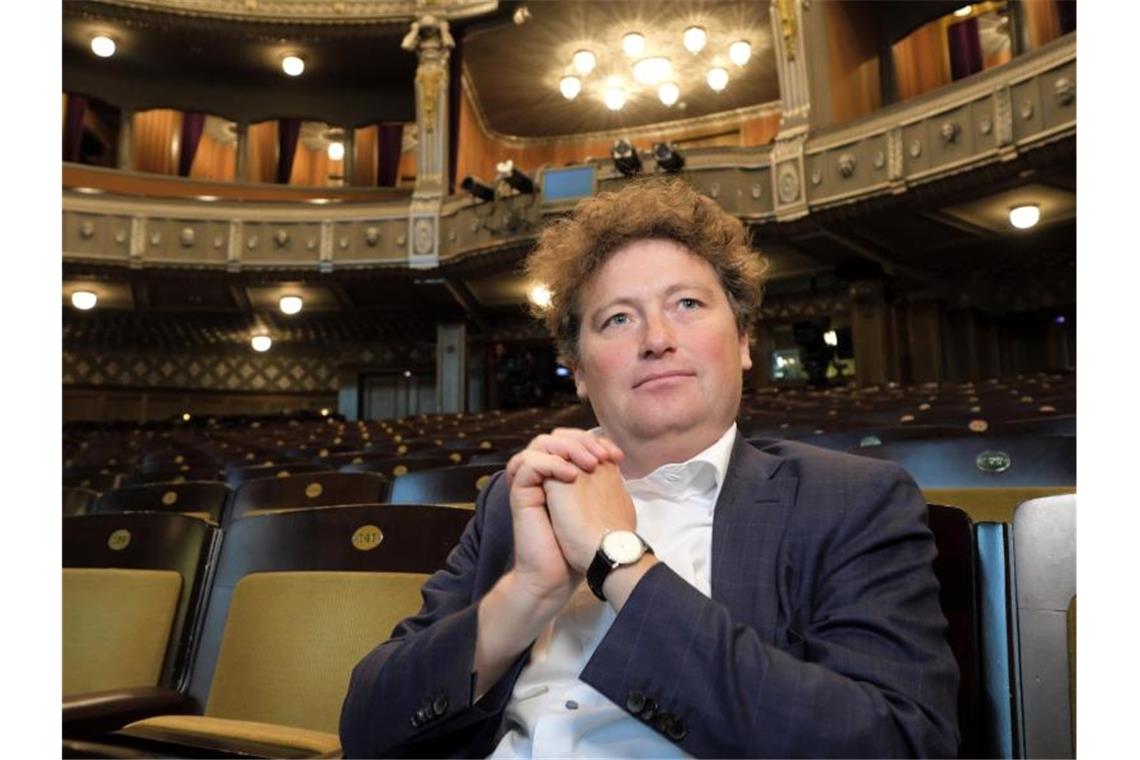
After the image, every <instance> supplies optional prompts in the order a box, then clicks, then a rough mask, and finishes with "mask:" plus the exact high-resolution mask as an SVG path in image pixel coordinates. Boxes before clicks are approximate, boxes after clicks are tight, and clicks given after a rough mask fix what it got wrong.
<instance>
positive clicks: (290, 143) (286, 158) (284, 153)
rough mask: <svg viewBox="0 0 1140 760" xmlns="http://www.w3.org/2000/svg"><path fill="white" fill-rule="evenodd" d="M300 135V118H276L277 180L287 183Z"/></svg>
mask: <svg viewBox="0 0 1140 760" xmlns="http://www.w3.org/2000/svg"><path fill="white" fill-rule="evenodd" d="M300 136H301V120H300V119H278V120H277V182H278V184H281V185H288V184H289V175H290V174H292V173H293V156H294V155H296V153H297V139H298V138H299V137H300Z"/></svg>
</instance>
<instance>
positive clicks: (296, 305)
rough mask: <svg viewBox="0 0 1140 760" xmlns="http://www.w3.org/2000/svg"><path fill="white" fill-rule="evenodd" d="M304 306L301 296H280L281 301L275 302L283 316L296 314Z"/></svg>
mask: <svg viewBox="0 0 1140 760" xmlns="http://www.w3.org/2000/svg"><path fill="white" fill-rule="evenodd" d="M304 305H305V302H304V300H303V299H302V298H301V296H281V300H280V301H278V302H277V306H278V307H279V308H280V309H281V311H282V312H284V313H285V314H297V313H298V312H300V311H301V308H302V307H303V306H304Z"/></svg>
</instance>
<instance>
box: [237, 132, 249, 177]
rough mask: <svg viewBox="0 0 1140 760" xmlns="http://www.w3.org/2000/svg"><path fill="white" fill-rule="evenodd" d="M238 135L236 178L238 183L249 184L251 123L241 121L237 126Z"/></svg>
mask: <svg viewBox="0 0 1140 760" xmlns="http://www.w3.org/2000/svg"><path fill="white" fill-rule="evenodd" d="M234 132H235V133H236V134H237V150H235V151H234V152H235V153H236V154H237V166H235V167H234V178H235V179H236V180H237V181H238V182H249V122H247V121H239V122H237V124H236V125H235V130H234Z"/></svg>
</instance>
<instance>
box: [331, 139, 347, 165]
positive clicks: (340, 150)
mask: <svg viewBox="0 0 1140 760" xmlns="http://www.w3.org/2000/svg"><path fill="white" fill-rule="evenodd" d="M329 160H330V161H343V160H344V143H342V142H331V143H329Z"/></svg>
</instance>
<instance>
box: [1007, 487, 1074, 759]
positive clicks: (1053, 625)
mask: <svg viewBox="0 0 1140 760" xmlns="http://www.w3.org/2000/svg"><path fill="white" fill-rule="evenodd" d="M1076 536H1077V497H1076V496H1075V495H1066V496H1050V497H1047V498H1043V499H1034V500H1032V501H1027V502H1025V503H1024V504H1022V505H1021V506H1019V507H1018V508H1017V511H1016V512H1014V515H1013V556H1014V567H1015V572H1016V584H1017V630H1018V645H1019V654H1020V658H1019V660H1020V665H1021V701H1022V711H1023V715H1024V719H1023V720H1024V726H1025V735H1024V742H1025V743H1024V752H1023V754H1022V756H1023V757H1076V746H1075V743H1074V736H1075V731H1074V720H1073V719H1074V716H1075V713H1076V705H1075V704H1074V703H1073V697H1072V694H1073V692H1072V682H1071V677H1072V676H1071V671H1072V669H1073V668H1071V663H1072V660H1073V657H1074V656H1075V648H1071V646H1070V644H1071V641H1070V617H1075V605H1076V593H1077V585H1076V579H1077V544H1076ZM1073 632H1074V635H1075V625H1074V626H1073Z"/></svg>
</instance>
